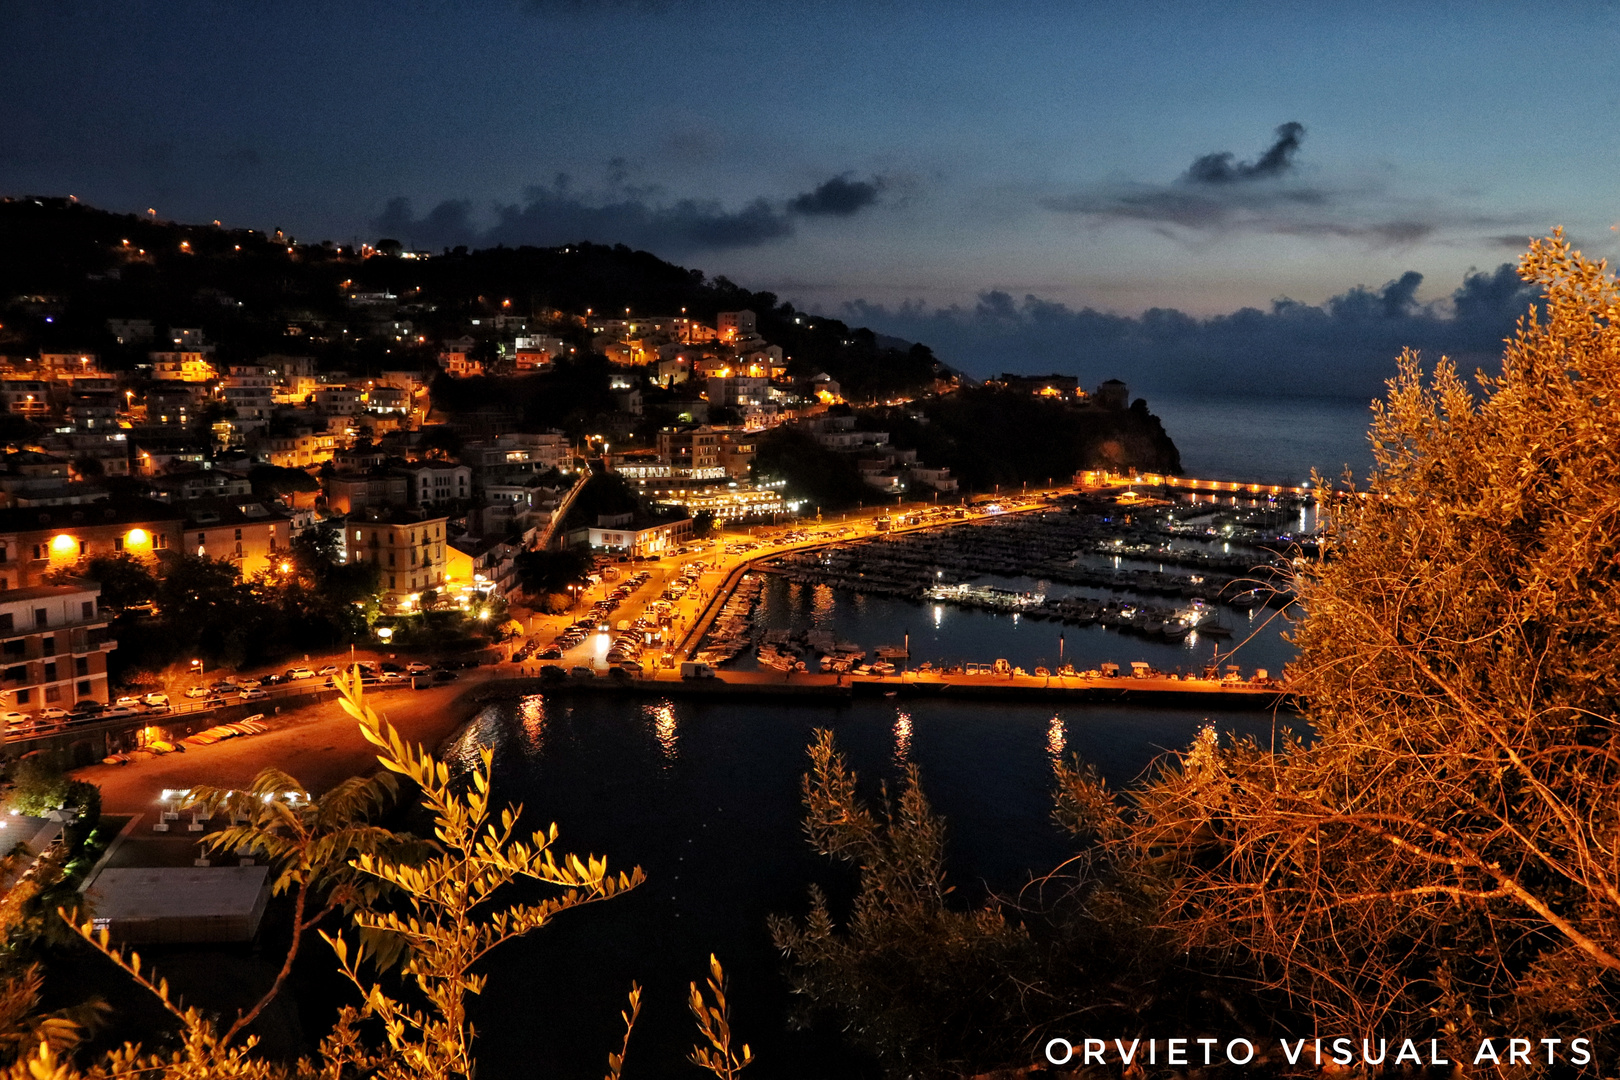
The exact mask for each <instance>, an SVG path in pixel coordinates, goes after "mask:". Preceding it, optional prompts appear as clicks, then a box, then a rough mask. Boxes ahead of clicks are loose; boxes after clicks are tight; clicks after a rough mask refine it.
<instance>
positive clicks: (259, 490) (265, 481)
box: [248, 465, 321, 499]
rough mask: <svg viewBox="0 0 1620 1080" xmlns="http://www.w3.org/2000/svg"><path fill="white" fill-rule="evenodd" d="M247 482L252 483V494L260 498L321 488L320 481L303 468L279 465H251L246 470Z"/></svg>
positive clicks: (314, 490) (271, 497) (308, 491)
mask: <svg viewBox="0 0 1620 1080" xmlns="http://www.w3.org/2000/svg"><path fill="white" fill-rule="evenodd" d="M248 483H250V484H252V485H253V494H255V495H257V496H258V497H259V498H261V499H273V498H276V497H277V496H281V495H290V494H293V493H294V492H304V493H306V494H307V493H310V492H316V491H319V490H321V483H320V481H319V480H317V479H315V478H314V477H313V476H311V475H309V473H307V472H305V471H304V470H303V469H289V468H284V467H282V466H280V465H255V466H253V468H252V469H250V470H249V471H248Z"/></svg>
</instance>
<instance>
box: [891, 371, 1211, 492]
mask: <svg viewBox="0 0 1620 1080" xmlns="http://www.w3.org/2000/svg"><path fill="white" fill-rule="evenodd" d="M922 411H923V415H924V416H925V417H927V420H928V422H927V423H926V424H923V423H918V422H916V421H915V420H912V419H910V418H909V416H908V415H907V411H906V410H893V411H891V412H888V413H883V414H877V415H874V416H873V417H872V418H871V419H870V420H868V421H867V422H868V423H870V424H872V425H873V426H879V427H885V428H887V429H888V430H889V431H890V432H891V434H892V436H893V441H894V443H895V445H897V446H902V447H906V448H910V449H915V450H917V452H918V456H919V457H920V458H921V459H922V460H924V461H926V462H928V463H929V464H930V465H947V466H949V467H950V469H951V471H952V472H953V473H954V474H955V475H956V477H957V478H958V480H959V481H960V482H961V483H962V484H963V485H964V486H966V487H968V488H971V489H972V490H975V491H988V490H990V488H991V487H992V486H993V485H995V484H1000V485H1002V486H1003V487H1006V486H1009V485H1013V484H1020V483H1023V482H1026V481H1027V482H1029V483H1045V481H1046V480H1047V478H1048V477H1050V478H1052V479H1053V480H1054V481H1057V482H1061V481H1063V480H1066V479H1068V478H1069V477H1070V476H1072V475H1073V474H1074V473H1075V472H1077V471H1079V470H1081V469H1095V468H1112V469H1142V470H1145V471H1149V472H1163V473H1179V472H1180V471H1181V455H1180V453H1179V452H1178V451H1177V450H1176V446H1175V443H1173V442H1171V441H1170V438H1169V436H1168V435H1166V434H1165V432H1164V428H1163V426H1162V425H1160V423H1159V420H1158V418H1157V417H1155V416H1153V415H1152V414H1151V413H1149V412H1148V411H1147V406H1146V404H1145V403H1143V402H1141V401H1140V400H1139V401H1138V402H1137V403H1136V406H1135V407H1132V408H1130V409H1125V410H1120V411H1114V410H1104V409H1089V408H1083V407H1079V406H1075V405H1072V404H1069V403H1067V402H1062V401H1050V400H1046V399H1043V398H1038V397H1034V396H1033V395H1029V394H1015V393H1011V392H1008V391H1004V390H998V389H994V388H988V387H973V388H966V389H962V390H959V391H957V392H956V393H954V394H950V395H947V396H944V397H940V398H934V399H930V400H929V401H927V402H926V403H924V404H923V406H922Z"/></svg>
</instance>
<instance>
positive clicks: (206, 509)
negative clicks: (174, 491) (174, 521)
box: [184, 499, 292, 579]
mask: <svg viewBox="0 0 1620 1080" xmlns="http://www.w3.org/2000/svg"><path fill="white" fill-rule="evenodd" d="M185 510H186V515H187V516H186V522H185V549H184V550H185V551H186V553H187V554H188V555H197V556H200V557H202V558H208V559H218V560H219V561H221V562H228V563H230V564H231V565H232V566H234V567H236V570H237V573H239V574H241V575H242V577H243V578H244V579H246V578H251V577H253V576H254V575H256V574H261V573H264V572H265V571H267V570H274V569H277V568H279V567H280V566H281V565H282V564H283V563H284V562H285V561H286V559H287V555H288V551H289V549H290V545H291V543H292V519H291V518H290V517H288V516H287V515H286V514H284V513H282V512H281V511H279V510H274V509H271V508H270V507H268V506H266V505H265V504H263V503H261V502H256V501H253V500H251V499H244V500H237V499H202V500H197V501H194V502H191V503H187V504H186V507H185Z"/></svg>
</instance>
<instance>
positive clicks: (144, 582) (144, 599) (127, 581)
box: [67, 551, 158, 610]
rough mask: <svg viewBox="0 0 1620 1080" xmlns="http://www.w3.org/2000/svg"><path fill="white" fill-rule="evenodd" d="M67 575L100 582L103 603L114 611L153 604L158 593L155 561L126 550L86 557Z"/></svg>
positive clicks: (102, 604)
mask: <svg viewBox="0 0 1620 1080" xmlns="http://www.w3.org/2000/svg"><path fill="white" fill-rule="evenodd" d="M67 576H72V577H79V578H86V579H88V580H90V581H94V582H98V583H99V584H100V585H101V606H103V607H108V608H113V609H114V610H122V609H124V608H127V607H133V606H135V605H137V604H148V603H151V601H152V598H153V597H154V596H155V595H156V594H157V587H158V579H157V575H156V574H154V573H153V572H152V564H151V563H149V562H147V561H146V560H145V559H139V558H136V557H135V556H134V555H131V554H130V553H129V552H127V551H121V552H118V553H117V554H115V555H96V556H94V557H93V558H90V559H86V560H84V561H83V562H81V563H80V564H79V565H77V566H75V567H74V568H73V569H72V570H71V571H69V572H68V575H67Z"/></svg>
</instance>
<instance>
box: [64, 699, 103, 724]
mask: <svg viewBox="0 0 1620 1080" xmlns="http://www.w3.org/2000/svg"><path fill="white" fill-rule="evenodd" d="M106 711H107V706H105V705H103V704H102V703H101V702H99V701H81V702H79V703H78V704H76V705H74V706H73V709H72V711H70V712H69V713H68V716H69V717H70V718H72V719H74V720H85V719H88V718H90V717H92V716H100V715H101V714H102V713H104V712H106Z"/></svg>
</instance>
